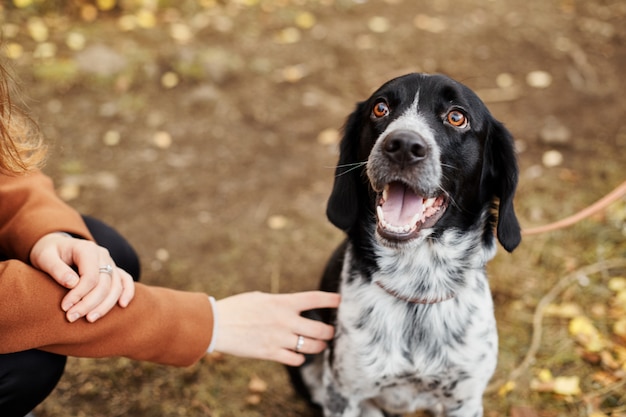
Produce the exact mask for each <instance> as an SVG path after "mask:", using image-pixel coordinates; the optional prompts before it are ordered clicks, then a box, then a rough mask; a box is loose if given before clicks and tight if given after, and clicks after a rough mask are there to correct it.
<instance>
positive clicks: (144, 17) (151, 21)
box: [137, 9, 156, 29]
mask: <svg viewBox="0 0 626 417" xmlns="http://www.w3.org/2000/svg"><path fill="white" fill-rule="evenodd" d="M137 24H138V25H139V27H142V28H144V29H149V28H153V27H155V26H156V16H155V15H154V13H152V12H151V11H150V10H145V9H143V10H139V12H138V13H137Z"/></svg>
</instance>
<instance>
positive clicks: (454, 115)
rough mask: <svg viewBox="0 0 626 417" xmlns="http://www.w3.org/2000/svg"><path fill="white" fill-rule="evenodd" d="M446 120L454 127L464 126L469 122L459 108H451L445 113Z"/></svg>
mask: <svg viewBox="0 0 626 417" xmlns="http://www.w3.org/2000/svg"><path fill="white" fill-rule="evenodd" d="M446 120H447V121H448V123H450V124H451V125H452V126H454V127H465V126H467V124H468V123H469V120H467V117H465V114H463V113H462V112H461V111H459V110H452V111H451V112H449V113H448V114H447V115H446Z"/></svg>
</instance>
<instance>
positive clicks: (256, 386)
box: [248, 375, 267, 393]
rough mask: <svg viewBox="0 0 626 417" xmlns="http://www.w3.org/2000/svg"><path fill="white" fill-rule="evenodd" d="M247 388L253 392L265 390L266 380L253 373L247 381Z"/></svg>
mask: <svg viewBox="0 0 626 417" xmlns="http://www.w3.org/2000/svg"><path fill="white" fill-rule="evenodd" d="M248 390H250V392H253V393H261V392H265V391H267V382H265V381H263V380H262V379H261V378H259V377H258V376H257V375H253V376H252V378H250V382H249V383H248Z"/></svg>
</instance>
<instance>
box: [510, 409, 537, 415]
mask: <svg viewBox="0 0 626 417" xmlns="http://www.w3.org/2000/svg"><path fill="white" fill-rule="evenodd" d="M538 415H539V414H537V411H536V410H535V409H534V408H530V407H511V417H537V416H538Z"/></svg>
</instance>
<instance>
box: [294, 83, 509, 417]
mask: <svg viewBox="0 0 626 417" xmlns="http://www.w3.org/2000/svg"><path fill="white" fill-rule="evenodd" d="M381 102H382V103H385V106H386V108H387V110H388V112H387V113H383V114H384V116H382V117H379V116H378V113H377V112H373V111H372V109H373V108H374V106H377V105H378V104H379V103H381ZM451 111H461V112H462V114H463V115H464V116H465V117H467V119H468V120H469V123H468V124H467V125H466V126H463V127H462V128H459V127H458V126H455V125H451V124H450V123H448V121H447V119H446V115H449V114H450V112H451ZM455 116H458V115H456V114H455ZM451 121H452V122H456V120H455V119H451ZM398 132H400V134H402V135H404V136H407V135H408V136H409V137H416V138H417V139H415V140H416V141H417V142H418V143H419V147H420V149H419V150H417V151H410V150H409V151H407V152H414V153H416V154H419V155H418V156H419V158H413V157H412V156H411V155H409V156H406V157H407V158H409V157H410V158H412V159H411V162H410V163H405V155H401V157H397V155H391V152H395V149H392V148H393V147H392V146H389V145H388V143H387V142H386V140H387V141H388V140H389V139H388V138H390V137H393V135H398V134H399V133H398ZM411 140H413V139H411ZM415 146H417V145H415ZM340 147H341V149H340V158H339V163H338V168H337V172H336V178H335V184H334V188H333V191H332V194H331V197H330V199H329V203H328V211H327V212H328V217H329V219H330V220H331V222H333V224H335V225H336V226H337V227H339V228H341V229H342V230H344V231H345V232H346V234H347V239H346V241H345V242H344V243H343V244H342V245H341V246H340V247H339V248H338V249H337V250H336V251H335V253H334V255H333V257H332V258H331V260H330V262H329V264H328V266H327V268H326V271H325V273H324V276H323V278H322V283H321V289H323V290H326V291H338V292H340V293H341V295H342V300H341V304H340V306H339V308H338V310H337V311H336V312H333V311H319V312H310V313H309V315H311V316H317V317H318V318H320V319H322V320H324V321H326V322H329V323H334V324H335V325H336V335H335V338H334V340H333V342H332V343H331V345H330V346H329V348H328V349H327V350H326V351H325V352H323V353H322V354H319V355H316V356H312V357H309V358H307V362H306V363H305V364H304V365H303V366H302V367H300V368H293V369H291V370H290V371H291V372H290V373H291V376H292V380H293V382H294V384H295V386H296V388H297V389H298V390H299V391H300V392H301V393H303V394H304V395H305V396H306V397H307V398H308V399H309V400H310V401H311V402H312V403H313V404H316V405H318V406H319V407H320V408H321V409H322V410H323V413H324V415H325V416H326V417H339V416H341V417H382V416H392V415H401V414H403V413H409V412H413V411H415V410H430V411H431V412H432V413H434V414H435V415H442V416H444V415H445V416H449V417H452V416H456V417H478V416H482V415H483V407H482V395H483V391H484V389H485V387H486V385H487V383H488V381H489V379H490V378H491V376H492V374H493V372H494V370H495V367H496V359H497V350H498V339H497V331H496V321H495V318H494V314H493V303H492V298H491V293H490V290H489V283H488V281H487V277H486V274H485V264H486V263H487V262H488V261H489V260H490V259H491V258H492V257H493V256H494V255H495V252H496V245H495V239H494V230H493V229H494V227H495V226H496V224H497V238H498V240H499V241H500V243H501V244H502V245H503V246H504V248H505V249H506V250H508V251H512V250H513V249H514V248H515V247H516V246H517V245H518V244H519V242H520V229H519V225H518V222H517V219H516V216H515V213H514V210H513V203H512V202H513V196H514V193H515V188H516V185H517V174H518V169H517V164H516V160H515V153H514V147H513V140H512V138H511V135H510V134H509V132H508V131H507V130H506V129H505V128H504V127H503V126H502V124H501V123H499V122H498V121H497V120H495V119H494V118H493V117H492V116H491V114H490V113H489V111H488V110H487V108H486V107H485V105H484V104H483V103H482V102H481V101H480V99H479V98H478V97H477V96H476V95H475V94H474V93H473V92H472V91H471V90H470V89H469V88H467V87H465V86H463V85H462V84H460V83H458V82H456V81H453V80H451V79H450V78H448V77H445V76H441V75H424V74H409V75H406V76H404V77H400V78H397V79H394V80H391V81H389V82H388V83H386V84H384V85H383V86H382V87H381V88H380V89H379V90H378V91H376V92H375V93H374V94H373V95H372V96H371V97H370V98H369V99H368V100H366V101H364V102H362V103H359V104H358V105H357V108H356V110H355V111H354V112H353V113H352V114H351V116H350V117H349V119H348V121H347V124H346V128H345V133H344V137H343V140H342V142H341V146H340ZM413 156H415V155H413ZM363 163H365V164H363ZM355 166H359V168H358V169H355V168H354V167H355ZM391 181H401V182H402V183H403V184H406V186H407V187H409V188H411V189H412V190H414V191H415V192H416V193H419V194H420V195H423V196H424V198H427V197H433V196H442V197H441V198H445V200H446V206H445V212H443V214H440V215H441V218H439V219H438V220H437V221H436V223H434V224H433V225H427V223H424V226H423V228H422V229H418V231H417V232H414V233H412V234H411V236H409V237H404V236H399V238H398V239H395V238H394V234H393V233H392V234H391V236H390V235H389V234H387V233H382V232H381V230H380V227H379V226H377V218H376V206H377V205H378V204H379V202H380V198H381V197H380V192H381V190H382V189H383V188H384V186H385V184H388V183H389V182H391ZM443 210H444V209H442V211H443Z"/></svg>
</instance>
